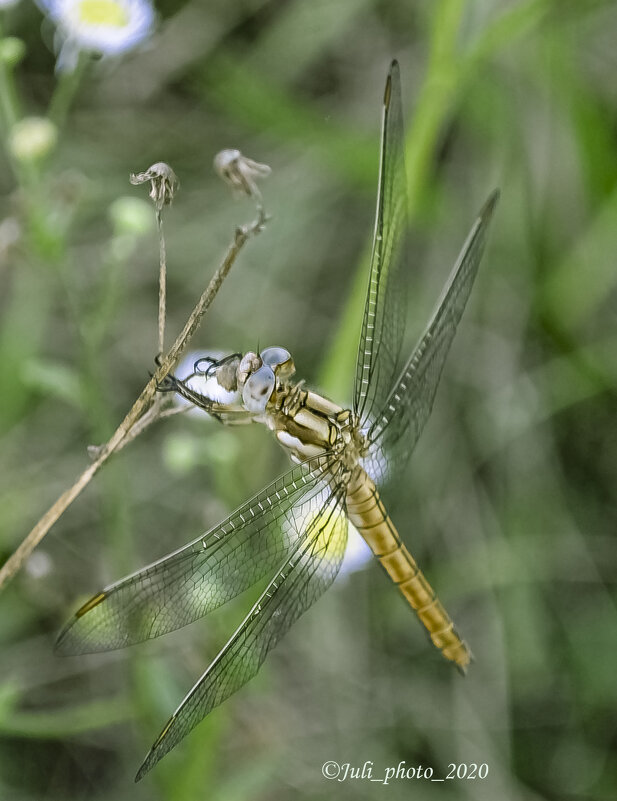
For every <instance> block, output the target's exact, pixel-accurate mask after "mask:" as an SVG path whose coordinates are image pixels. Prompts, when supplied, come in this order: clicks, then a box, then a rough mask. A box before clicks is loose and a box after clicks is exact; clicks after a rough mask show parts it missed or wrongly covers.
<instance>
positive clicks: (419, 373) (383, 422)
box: [363, 192, 499, 484]
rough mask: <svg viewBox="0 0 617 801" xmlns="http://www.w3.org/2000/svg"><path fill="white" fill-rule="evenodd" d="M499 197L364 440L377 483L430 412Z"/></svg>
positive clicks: (399, 462)
mask: <svg viewBox="0 0 617 801" xmlns="http://www.w3.org/2000/svg"><path fill="white" fill-rule="evenodd" d="M498 199H499V192H493V194H492V195H491V196H490V197H489V199H488V200H487V202H486V204H485V205H484V207H483V209H482V211H481V212H480V215H479V217H478V219H477V220H476V222H475V223H474V226H473V228H472V229H471V231H470V232H469V235H468V237H467V241H466V242H465V244H464V245H463V249H462V250H461V252H460V254H459V257H458V259H457V261H456V264H455V266H454V269H453V270H452V273H451V274H450V277H449V279H448V281H447V283H446V285H445V287H444V290H443V293H442V296H441V299H440V301H439V303H438V305H437V309H436V311H435V313H434V314H433V317H432V319H431V321H430V323H429V325H428V327H427V328H426V331H425V332H424V334H423V336H422V337H421V339H420V341H419V343H418V344H417V345H416V347H415V349H414V351H413V353H412V354H411V357H410V359H409V361H408V362H407V364H406V365H405V367H404V368H403V371H402V373H401V376H400V378H399V379H398V381H397V382H396V384H395V386H394V388H393V389H392V391H391V393H390V395H389V397H388V398H387V400H386V402H385V404H384V407H383V409H382V410H381V412H380V414H379V416H378V417H377V419H376V420H375V422H374V423H373V425H372V426H371V428H370V430H369V433H368V437H369V440H370V442H371V443H372V444H371V447H370V449H369V454H368V456H367V457H366V458H365V460H364V462H363V466H364V468H365V470H366V471H367V473H368V474H369V475H370V476H371V478H373V480H374V481H375V482H376V483H377V484H383V483H385V482H386V481H387V479H388V477H389V476H390V475H392V473H393V472H394V471H395V470H399V469H401V468H402V467H403V466H404V464H405V462H406V460H407V459H408V458H409V456H410V454H411V452H412V451H413V449H414V447H415V445H416V443H417V441H418V439H419V437H420V434H421V433H422V429H423V428H424V425H425V423H426V421H427V420H428V417H429V415H430V413H431V409H432V407H433V401H434V398H435V393H436V391H437V385H438V384H439V379H440V377H441V371H442V369H443V366H444V363H445V360H446V356H447V355H448V351H449V350H450V345H451V344H452V340H453V339H454V335H455V333H456V329H457V327H458V324H459V322H460V319H461V316H462V314H463V311H464V309H465V305H466V303H467V299H468V298H469V294H470V292H471V287H472V285H473V282H474V279H475V277H476V273H477V271H478V265H479V264H480V259H481V258H482V253H483V251H484V245H485V241H486V235H487V231H488V227H489V224H490V222H491V219H492V217H493V212H494V210H495V206H496V205H497V200H498Z"/></svg>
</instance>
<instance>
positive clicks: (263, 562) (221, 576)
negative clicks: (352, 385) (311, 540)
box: [56, 456, 332, 654]
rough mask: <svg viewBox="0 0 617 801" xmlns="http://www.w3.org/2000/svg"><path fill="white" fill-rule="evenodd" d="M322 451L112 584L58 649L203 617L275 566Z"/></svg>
mask: <svg viewBox="0 0 617 801" xmlns="http://www.w3.org/2000/svg"><path fill="white" fill-rule="evenodd" d="M329 464H330V461H329V459H328V457H323V456H319V457H315V458H314V459H310V460H309V461H307V462H304V463H303V464H301V465H299V466H297V467H294V468H293V469H292V470H290V471H289V472H287V473H285V474H284V475H283V476H281V477H280V478H278V479H277V480H276V481H274V482H273V483H272V484H270V485H269V486H268V487H266V488H265V489H264V490H263V491H262V492H260V493H259V494H258V495H256V496H255V497H254V498H252V499H251V500H250V501H247V503H245V504H243V505H242V506H240V507H239V508H238V509H236V511H235V512H233V513H232V514H231V515H230V516H229V517H228V518H226V519H225V520H223V522H222V523H220V524H219V525H217V526H215V527H214V528H212V529H210V531H208V532H207V533H206V534H204V535H202V536H201V537H198V538H197V539H196V540H194V541H193V542H190V543H189V544H188V545H185V546H184V547H183V548H180V549H179V550H177V551H174V553H171V554H169V555H168V556H166V557H164V558H163V559H160V560H159V561H157V562H154V563H153V564H151V565H149V566H148V567H145V568H143V569H142V570H139V571H137V572H136V573H133V574H132V575H130V576H127V577H126V578H124V579H122V580H121V581H118V582H117V583H115V584H112V585H110V586H109V587H107V588H106V589H104V590H103V591H102V592H100V593H98V595H95V596H94V597H93V598H92V599H91V600H89V601H88V602H87V603H86V604H84V606H82V607H81V609H80V610H79V611H78V612H77V613H76V615H75V616H74V618H73V619H72V620H71V621H70V622H69V623H68V625H67V626H66V627H65V628H64V630H63V631H62V632H61V634H60V636H59V638H58V641H57V644H56V648H57V650H58V651H59V652H60V653H63V654H77V653H92V652H96V651H105V650H110V649H113V648H123V647H124V646H126V645H131V644H132V643H136V642H141V641H143V640H147V639H150V638H151V637H158V636H159V635H161V634H166V633H167V632H169V631H173V630H174V629H178V628H180V627H182V626H185V625H186V624H187V623H190V622H192V621H193V620H196V619H197V618H199V617H202V616H203V615H205V614H206V613H207V612H210V611H211V610H213V609H216V608H217V607H218V606H220V605H221V604H224V603H225V602H226V601H228V600H230V599H231V598H233V597H235V596H236V595H238V594H239V593H240V592H243V591H244V590H245V589H246V588H247V587H250V586H252V585H253V584H254V583H255V582H257V581H259V579H261V578H262V577H263V576H265V575H266V574H267V573H268V572H269V571H274V570H275V569H276V568H278V567H279V566H280V565H281V563H282V562H283V560H284V559H286V558H287V557H288V556H289V554H290V553H291V552H292V551H293V550H294V549H295V547H296V545H297V541H298V536H299V534H298V532H297V529H296V527H295V524H294V521H295V519H296V518H297V516H298V515H299V514H307V513H308V512H309V511H310V510H311V509H315V508H319V504H321V503H322V501H323V499H322V494H323V487H324V485H327V484H328V483H329V482H331V480H332V475H331V473H325V471H326V470H327V468H328V466H329Z"/></svg>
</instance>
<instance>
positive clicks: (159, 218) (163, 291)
mask: <svg viewBox="0 0 617 801" xmlns="http://www.w3.org/2000/svg"><path fill="white" fill-rule="evenodd" d="M156 227H157V230H158V232H159V350H158V354H159V356H162V354H163V350H164V348H165V314H166V303H167V254H166V249H165V233H164V231H163V212H162V210H161V209H157V210H156Z"/></svg>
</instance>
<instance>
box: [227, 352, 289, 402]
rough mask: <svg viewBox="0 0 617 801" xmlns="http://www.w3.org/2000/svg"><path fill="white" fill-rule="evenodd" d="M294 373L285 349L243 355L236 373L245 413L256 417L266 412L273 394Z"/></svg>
mask: <svg viewBox="0 0 617 801" xmlns="http://www.w3.org/2000/svg"><path fill="white" fill-rule="evenodd" d="M295 370H296V368H295V366H294V363H293V359H292V358H291V354H290V353H289V351H288V350H285V348H281V347H278V346H274V347H271V348H266V349H265V350H262V351H261V353H260V354H259V355H257V354H256V353H253V352H252V351H249V352H248V353H245V354H244V356H243V357H242V359H241V360H240V363H239V365H238V369H237V383H238V388H241V389H242V402H243V404H244V407H245V409H247V410H248V411H249V412H254V413H256V414H261V413H263V412H265V410H266V406H267V405H268V402H269V400H270V398H271V397H272V393H273V392H274V390H275V389H276V388H277V386H280V385H281V383H282V382H285V381H286V380H287V379H288V378H290V377H291V376H292V375H293V374H294V373H295Z"/></svg>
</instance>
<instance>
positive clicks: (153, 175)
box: [131, 161, 180, 211]
mask: <svg viewBox="0 0 617 801" xmlns="http://www.w3.org/2000/svg"><path fill="white" fill-rule="evenodd" d="M147 181H150V197H151V198H152V202H153V203H154V205H155V206H156V210H157V211H161V210H162V208H163V206H168V205H169V204H170V203H171V201H172V200H173V199H174V197H175V194H176V192H177V191H178V189H179V187H180V182H179V181H178V179H177V177H176V173H175V172H174V171H173V170H172V169H171V167H170V166H169V164H165V162H164V161H157V163H156V164H153V165H152V166H151V167H148V169H147V170H146V171H145V172H138V173H136V174H135V173H131V183H132V184H133V186H138V185H139V184H145V183H146V182H147Z"/></svg>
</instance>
